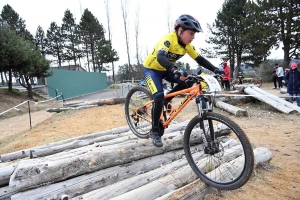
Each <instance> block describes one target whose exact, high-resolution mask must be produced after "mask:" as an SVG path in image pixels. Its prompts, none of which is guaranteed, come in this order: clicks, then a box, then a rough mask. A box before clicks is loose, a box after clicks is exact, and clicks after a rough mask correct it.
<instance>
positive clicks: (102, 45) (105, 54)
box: [97, 40, 119, 72]
mask: <svg viewBox="0 0 300 200" xmlns="http://www.w3.org/2000/svg"><path fill="white" fill-rule="evenodd" d="M97 49H98V53H97V61H98V66H99V72H101V71H109V70H108V69H104V68H103V64H105V63H110V62H116V61H118V60H119V56H118V53H117V52H116V50H115V49H113V48H112V46H111V43H110V41H108V40H102V41H100V42H99V43H98V48H97Z"/></svg>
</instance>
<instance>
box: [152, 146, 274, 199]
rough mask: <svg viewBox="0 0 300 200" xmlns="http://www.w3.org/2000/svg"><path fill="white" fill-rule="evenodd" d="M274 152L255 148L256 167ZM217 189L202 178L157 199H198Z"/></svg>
mask: <svg viewBox="0 0 300 200" xmlns="http://www.w3.org/2000/svg"><path fill="white" fill-rule="evenodd" d="M272 157H273V155H272V152H271V151H270V150H269V149H267V148H265V147H260V148H256V149H254V158H255V167H259V166H260V165H261V164H263V163H265V162H269V161H270V160H271V159H272ZM215 191H216V189H215V188H213V187H211V186H208V185H206V184H204V183H203V182H202V181H201V180H200V179H197V180H196V181H194V182H192V183H190V184H188V185H186V186H184V187H182V188H179V189H177V190H175V191H172V192H170V193H168V194H165V195H164V196H161V197H160V198H157V200H177V199H182V200H184V199H187V200H198V199H201V198H202V197H204V196H205V195H207V194H210V193H213V192H215Z"/></svg>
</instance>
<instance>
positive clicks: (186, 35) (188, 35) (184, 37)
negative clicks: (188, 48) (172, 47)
mask: <svg viewBox="0 0 300 200" xmlns="http://www.w3.org/2000/svg"><path fill="white" fill-rule="evenodd" d="M181 30H182V28H181V27H180V28H179V30H178V31H179V34H180V32H181ZM195 33H196V32H195V31H192V30H185V31H183V33H182V34H181V35H180V40H181V42H182V43H183V44H186V45H187V44H189V43H191V42H192V41H193V39H194V38H195Z"/></svg>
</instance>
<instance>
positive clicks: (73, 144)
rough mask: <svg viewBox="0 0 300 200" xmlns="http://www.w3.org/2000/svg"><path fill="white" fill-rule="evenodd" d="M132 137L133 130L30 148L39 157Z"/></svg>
mask: <svg viewBox="0 0 300 200" xmlns="http://www.w3.org/2000/svg"><path fill="white" fill-rule="evenodd" d="M187 124H188V121H184V122H181V123H179V124H171V125H170V127H169V128H168V129H166V130H165V134H168V133H172V132H174V131H180V130H184V129H185V127H186V125H187ZM128 136H130V137H128ZM132 138H135V136H134V135H133V134H132V132H131V131H128V132H125V133H120V134H113V135H104V136H100V137H97V138H92V139H88V140H75V141H71V142H70V143H66V144H62V145H57V146H54V147H49V148H41V149H39V148H34V149H32V150H30V157H31V158H37V157H43V156H47V155H52V154H55V153H58V152H62V151H65V150H70V149H75V148H79V147H82V146H87V145H90V144H94V143H99V146H107V145H112V144H117V143H121V142H124V141H126V140H130V139H132Z"/></svg>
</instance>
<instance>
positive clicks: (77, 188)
mask: <svg viewBox="0 0 300 200" xmlns="http://www.w3.org/2000/svg"><path fill="white" fill-rule="evenodd" d="M183 156H184V152H183V151H182V150H175V151H171V152H167V153H165V154H162V155H156V156H152V157H148V158H144V159H141V160H138V161H134V162H132V163H129V164H125V165H119V166H114V167H110V168H106V169H103V170H99V171H96V172H93V173H90V174H85V175H82V176H78V177H75V178H72V179H69V180H66V181H63V182H58V183H55V184H51V185H47V186H42V187H39V188H36V189H33V190H28V191H25V192H20V193H17V194H16V195H13V196H12V197H11V199H20V200H21V199H26V198H29V197H31V198H32V199H60V198H59V197H60V196H62V195H63V194H65V195H68V197H69V198H73V197H75V196H78V195H81V194H85V193H88V192H90V191H93V190H96V189H99V188H103V187H105V186H110V185H112V184H114V183H117V182H119V181H123V180H126V179H128V178H131V177H136V176H139V175H142V174H145V173H148V172H150V171H153V170H155V169H161V168H162V167H163V166H165V165H170V163H172V162H176V161H177V160H181V161H184V159H182V157H183ZM182 163H183V162H182ZM49 194H51V195H50V196H49Z"/></svg>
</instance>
